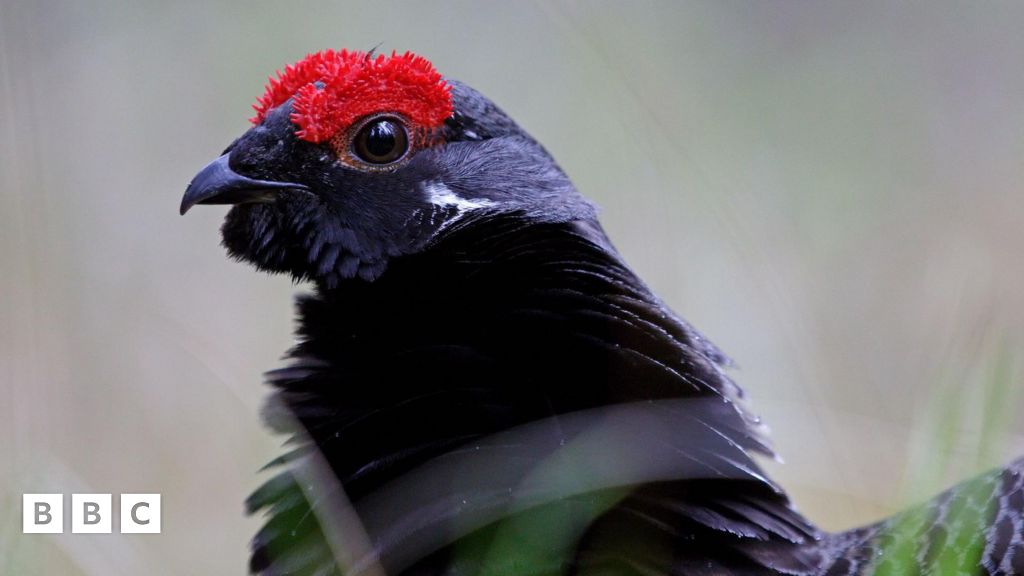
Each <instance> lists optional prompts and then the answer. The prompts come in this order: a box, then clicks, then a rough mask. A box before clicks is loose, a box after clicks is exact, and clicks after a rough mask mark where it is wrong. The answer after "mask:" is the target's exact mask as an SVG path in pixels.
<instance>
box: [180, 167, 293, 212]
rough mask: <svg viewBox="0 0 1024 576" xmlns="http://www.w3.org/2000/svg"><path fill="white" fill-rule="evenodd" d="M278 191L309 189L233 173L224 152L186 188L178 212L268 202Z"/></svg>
mask: <svg viewBox="0 0 1024 576" xmlns="http://www.w3.org/2000/svg"><path fill="white" fill-rule="evenodd" d="M281 190H305V191H309V188H307V187H305V186H303V185H302V184H295V183H293V182H272V181H270V180H253V179H252V178H247V177H245V176H242V175H241V174H239V173H237V172H235V171H234V170H232V169H231V167H230V166H228V155H227V154H225V155H223V156H221V157H220V158H217V159H216V160H214V161H213V162H210V163H209V165H207V166H206V168H203V169H202V170H201V171H200V172H199V174H196V177H195V178H193V179H192V183H191V184H189V185H188V189H187V190H185V197H184V198H182V199H181V213H182V214H184V213H185V212H188V209H189V208H191V207H193V206H195V205H196V204H246V203H250V202H271V201H273V199H274V195H275V193H277V192H280V191H281Z"/></svg>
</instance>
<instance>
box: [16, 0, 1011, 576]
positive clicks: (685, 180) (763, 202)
mask: <svg viewBox="0 0 1024 576" xmlns="http://www.w3.org/2000/svg"><path fill="white" fill-rule="evenodd" d="M1022 25H1024V4H1020V3H1011V2H1007V3H999V2H992V3H985V4H984V5H976V4H971V3H942V2H933V3H928V4H918V5H917V6H910V5H902V4H901V5H891V3H846V2H828V3H823V2H796V1H794V2H771V3H752V2H751V3H741V2H728V3H726V2H711V1H709V2H697V3H695V2H686V3H683V2H664V3H643V2H629V3H611V2H608V3H596V2H586V3H584V2H578V3H577V2H549V1H547V0H545V1H540V0H537V1H535V2H516V3H511V2H507V3H498V2H488V3H481V2H468V1H467V2H419V3H391V2H374V3H372V4H369V3H368V4H355V3H348V2H337V1H335V2H279V1H278V2H266V1H253V2H235V3H227V2H217V1H205V2H188V1H178V2H157V1H155V0H153V1H141V2H105V1H102V0H87V1H82V0H74V1H71V0H67V1H59V0H43V1H39V0H0V573H2V574H18V575H36V574H39V575H50V574H62V575H78V574H82V575H99V574H102V575H104V576H110V575H118V574H125V575H133V574H142V573H146V574H156V575H163V574H183V573H184V574H214V573H217V574H221V573H223V574H241V573H244V570H245V562H246V557H247V541H248V539H249V538H250V536H251V535H252V534H253V533H254V531H255V529H256V527H257V520H255V519H251V518H245V517H244V515H243V511H242V501H243V499H244V498H245V497H246V496H247V495H248V493H249V492H250V491H251V490H252V489H253V488H255V487H256V486H257V485H258V484H259V483H260V482H261V481H262V480H263V479H265V478H266V475H265V474H263V475H261V474H258V473H257V471H258V469H259V468H260V467H261V466H262V465H263V464H264V463H266V462H267V461H269V460H270V459H271V458H272V457H273V456H275V455H276V454H277V453H278V452H279V448H278V447H279V444H280V440H281V439H280V438H275V437H273V436H272V435H270V434H269V433H268V432H267V431H265V430H264V428H263V427H262V425H261V423H260V420H259V417H258V410H259V408H260V405H261V402H262V400H263V398H264V396H265V394H266V392H267V390H266V388H265V387H264V386H263V385H261V373H262V372H263V371H265V370H268V369H271V368H274V367H276V366H277V365H278V358H279V357H280V356H281V354H283V352H284V351H285V349H286V348H287V347H288V346H289V345H290V343H291V329H292V325H291V315H292V305H291V300H292V295H293V294H294V293H296V292H298V291H301V290H303V289H304V287H303V286H294V285H292V284H291V283H290V282H289V281H288V279H286V278H280V277H275V278H270V277H267V276H265V275H262V274H259V273H256V272H255V271H253V270H252V269H250V268H248V267H247V266H243V265H240V264H238V263H234V262H231V261H229V260H228V259H227V258H226V257H225V255H224V253H223V250H222V249H221V248H220V247H219V246H218V242H219V232H218V227H219V224H220V220H221V218H222V216H223V213H224V212H225V211H226V209H224V208H220V207H212V208H201V209H197V210H194V211H193V212H192V213H190V214H189V217H188V218H181V217H179V216H178V203H179V201H180V198H181V195H182V193H183V191H184V189H185V186H186V185H187V184H188V182H189V180H190V178H191V177H192V176H193V175H194V174H195V172H196V171H198V170H199V169H200V168H201V167H202V166H204V165H205V164H206V162H208V161H209V160H211V159H212V158H214V157H215V156H216V155H217V154H218V153H219V152H220V151H221V150H222V149H223V148H224V147H225V146H226V145H227V144H228V143H229V142H230V141H231V140H232V139H234V138H235V137H236V136H237V135H238V134H240V133H241V132H242V131H244V130H245V129H246V128H247V127H248V123H247V118H249V116H250V115H251V111H250V104H252V103H253V102H254V101H255V99H256V97H257V95H259V94H260V93H262V90H263V84H264V82H265V80H266V77H267V76H268V75H269V74H270V73H272V72H273V71H274V70H275V69H276V68H279V67H283V66H284V65H285V64H286V63H289V62H292V61H294V60H297V59H299V58H301V57H302V56H303V55H305V54H306V53H307V52H309V51H314V50H317V49H322V48H327V47H335V48H340V47H348V48H356V49H369V48H372V47H374V46H378V45H379V46H380V49H381V50H383V51H390V50H392V49H395V50H399V51H404V50H407V49H408V50H414V51H416V52H419V53H421V54H423V55H425V56H426V57H428V58H429V59H431V60H432V61H433V62H434V63H435V65H436V66H437V68H438V69H439V70H440V71H441V72H442V73H444V74H446V75H449V76H451V77H454V78H459V79H461V80H463V81H466V82H467V83H469V84H471V85H472V86H474V87H476V88H477V89H479V90H481V91H482V92H484V93H485V94H487V95H489V96H490V97H491V98H493V99H494V100H495V101H496V102H498V103H499V104H500V105H501V106H503V107H504V108H505V109H506V110H507V111H508V112H509V113H510V114H511V115H512V116H513V117H514V118H516V119H517V120H518V121H519V122H520V123H521V124H522V125H523V126H524V127H525V128H526V129H527V130H529V131H530V132H532V133H533V134H534V135H535V136H536V137H538V139H539V140H541V141H542V142H543V143H544V144H545V145H546V146H547V147H548V148H549V150H551V151H552V153H553V154H554V155H555V157H556V158H558V159H559V161H560V162H561V164H562V166H563V167H564V168H565V169H566V171H567V172H568V173H569V174H570V176H571V177H572V178H573V179H574V181H575V182H576V184H577V185H578V187H579V188H580V189H581V190H582V191H583V192H584V193H585V194H587V195H589V196H590V197H591V198H593V199H594V200H595V201H596V202H597V203H598V204H600V206H601V207H602V208H603V222H604V224H605V226H606V228H607V230H608V232H609V234H610V235H611V237H612V239H613V241H615V242H616V244H617V246H618V247H619V248H620V249H621V251H622V252H623V253H624V254H625V256H626V258H627V260H628V261H629V262H631V263H632V264H633V265H634V267H635V268H636V269H637V270H638V271H639V272H640V274H641V276H642V277H644V278H645V279H646V280H647V281H648V282H649V283H650V284H651V286H652V287H653V288H654V290H655V291H656V292H658V293H659V294H660V295H661V296H662V297H664V298H665V299H666V300H667V301H668V303H669V304H670V305H671V306H672V307H673V308H675V309H676V310H677V311H678V312H679V313H680V314H682V315H683V316H685V317H686V318H688V319H690V320H691V321H692V322H693V323H694V324H695V325H696V326H697V327H699V328H700V329H702V330H703V331H704V332H705V333H706V334H707V335H708V336H709V337H710V338H711V339H712V340H714V341H715V342H717V343H718V344H719V345H720V346H722V347H723V348H724V349H725V350H726V351H727V352H728V353H729V354H730V355H731V356H732V357H733V358H734V359H735V360H736V361H737V364H738V367H739V368H738V370H736V371H735V372H734V373H733V375H734V376H735V378H736V379H737V380H738V381H739V382H740V383H741V384H742V385H743V386H744V387H745V389H746V390H747V393H748V398H749V400H750V402H751V404H752V406H753V407H754V409H755V411H756V412H758V413H760V414H761V415H762V416H763V418H764V420H765V421H766V422H767V423H768V424H769V426H770V427H771V428H772V430H773V438H774V440H775V444H776V447H777V449H778V451H779V453H780V454H781V455H782V456H783V457H784V459H785V461H786V463H785V464H776V463H768V464H767V465H768V467H769V469H770V471H771V472H772V474H774V475H775V476H776V477H777V479H778V480H779V481H780V482H781V483H782V484H783V485H784V486H786V487H787V488H788V489H789V490H790V491H791V493H792V495H793V497H794V499H795V501H796V503H797V504H798V506H799V507H800V508H801V509H802V510H803V511H804V512H805V513H806V514H808V515H809V516H810V517H811V518H812V519H814V520H816V521H817V522H819V523H820V524H821V525H822V526H824V527H826V528H830V529H841V528H847V527H851V526H853V525H856V524H859V523H865V522H869V521H871V520H874V519H877V518H879V517H881V516H882V515H884V514H887V513H890V512H892V511H894V510H896V509H898V508H900V507H902V506H905V505H906V504H907V503H909V502H911V501H913V500H915V499H919V498H922V497H924V496H926V495H928V494H930V493H931V492H934V491H936V490H938V489H939V488H941V487H943V486H945V485H948V484H950V483H952V482H954V481H956V480H958V479H961V478H964V477H967V476H969V475H971V474H974V473H976V472H978V471H980V470H982V469H984V468H985V467H988V466H992V465H995V464H998V463H1000V462H1004V461H1006V460H1007V459H1009V458H1011V457H1012V456H1013V455H1015V454H1022V453H1024V417H1021V416H1020V415H1019V413H1020V411H1019V410H1018V408H1019V407H1021V406H1024V395H1022V393H1021V391H1022V389H1024V379H1022V374H1024V286H1022V285H1024V188H1022V184H1021V183H1022V182H1024V161H1022V159H1024V66H1022V60H1021V55H1022V54H1024V35H1021V33H1020V30H1021V28H1022ZM25 492H61V493H65V494H70V493H72V492H102V493H113V494H118V493H121V492H159V493H161V494H162V495H163V533H162V534H160V535H124V536H122V535H120V534H116V533H115V534H111V535H88V536H84V535H77V536H72V535H71V534H64V535H57V536H46V535H22V534H21V525H20V522H21V494H22V493H25ZM115 501H116V496H115Z"/></svg>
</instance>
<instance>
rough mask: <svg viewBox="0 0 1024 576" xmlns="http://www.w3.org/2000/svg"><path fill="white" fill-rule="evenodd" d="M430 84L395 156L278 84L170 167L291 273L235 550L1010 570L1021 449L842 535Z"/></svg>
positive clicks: (683, 350)
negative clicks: (266, 433) (180, 168)
mask: <svg viewBox="0 0 1024 576" xmlns="http://www.w3.org/2000/svg"><path fill="white" fill-rule="evenodd" d="M449 84H450V86H451V87H452V96H453V104H454V114H453V115H452V117H451V118H449V119H448V121H447V122H446V124H445V125H444V126H443V127H442V128H441V129H440V130H439V132H438V134H437V138H438V139H437V140H436V141H435V142H434V143H433V144H432V145H430V146H424V147H422V148H420V149H417V150H414V151H413V152H412V153H411V155H410V156H409V158H407V159H406V160H403V161H402V163H400V164H397V165H396V166H395V167H394V169H389V170H376V169H369V168H366V167H362V168H361V167H360V166H353V165H351V164H347V163H344V162H339V161H338V160H337V158H336V157H335V155H334V154H333V151H332V149H331V147H330V146H327V145H324V144H322V143H320V144H315V143H310V142H307V141H304V140H301V139H299V138H296V136H295V128H294V126H293V125H292V123H291V120H292V118H291V116H290V113H291V107H290V104H288V103H285V104H284V105H281V106H280V107H278V108H277V109H275V110H272V111H271V112H270V113H269V114H268V115H267V117H266V118H265V119H264V120H263V121H262V122H261V123H260V124H259V125H257V126H256V127H254V128H253V129H252V130H250V131H249V132H248V133H246V134H245V135H244V136H242V137H241V138H240V139H239V140H237V141H236V142H235V143H233V144H232V145H231V146H230V147H229V148H228V150H227V151H226V152H225V155H224V156H222V157H221V158H220V159H218V161H217V162H215V163H214V164H213V165H211V167H210V168H208V169H207V170H206V171H204V173H202V174H201V175H200V176H199V177H197V180H196V181H195V182H194V183H193V185H192V186H191V187H190V189H189V191H188V192H187V193H186V198H185V200H184V201H183V210H184V209H187V208H188V207H189V206H191V205H192V204H194V203H198V202H216V201H218V200H220V201H227V202H231V203H237V204H238V205H236V206H234V207H233V208H232V209H231V211H230V212H229V214H228V217H227V220H226V222H225V224H224V227H223V233H224V244H225V246H226V247H227V248H228V251H229V253H230V254H231V255H232V256H234V257H236V258H239V259H242V260H245V261H248V262H251V263H253V264H255V265H256V266H257V267H259V268H261V269H264V270H269V271H272V272H284V273H289V274H291V275H292V276H294V277H295V278H296V279H300V280H309V281H311V282H312V283H313V286H314V288H313V292H312V293H310V294H308V295H304V296H301V297H300V298H299V301H298V306H297V308H298V318H299V328H298V343H297V345H296V346H295V348H294V349H292V350H291V351H290V353H289V359H290V360H289V363H288V365H287V366H286V367H285V368H281V369H278V370H275V371H273V372H271V373H269V375H268V381H269V382H270V384H271V385H272V386H273V387H274V390H275V392H274V394H273V397H272V399H271V401H270V402H269V403H268V408H267V410H266V414H265V415H266V418H267V420H268V422H270V423H271V425H273V426H274V427H275V428H277V429H278V430H280V431H282V432H285V433H288V434H291V435H292V443H293V450H292V451H291V452H289V453H288V454H287V455H285V456H283V457H282V458H280V459H279V460H278V461H277V462H275V464H276V466H275V469H276V470H278V472H277V475H276V476H275V477H274V478H273V479H272V480H270V481H269V482H268V483H267V484H266V485H264V486H263V487H262V488H261V489H260V490H258V491H257V492H256V493H255V494H253V495H252V497H251V498H250V499H249V501H248V507H249V510H250V511H251V512H253V513H264V514H266V516H267V522H266V524H265V525H264V527H263V528H262V530H261V531H260V532H259V534H258V535H257V536H256V538H255V540H254V550H253V557H252V562H251V569H252V571H253V572H255V573H258V574H264V575H277V574H310V575H312V574H318V575H319V574H335V573H344V572H346V571H347V573H367V574H369V573H374V572H373V571H374V570H376V569H380V568H382V569H383V570H384V571H385V572H386V573H388V574H399V573H401V574H453V575H463V574H466V575H468V574H793V575H812V574H814V575H818V574H821V575H825V574H829V575H832V574H837V575H838V574H869V573H875V572H877V573H884V572H885V571H886V570H889V572H888V573H901V574H902V573H909V572H908V570H910V571H912V572H914V573H922V574H926V573H937V570H939V568H940V567H950V566H954V567H955V568H956V569H955V571H952V572H945V573H952V574H973V573H988V574H1018V573H1024V565H1022V562H1024V543H1022V538H1024V516H1022V510H1024V480H1022V478H1024V461H1018V462H1017V463H1015V464H1013V465H1011V466H1010V467H1008V468H1006V469H1005V470H1002V471H998V472H993V473H991V474H989V475H986V476H983V477H981V478H978V479H976V480H973V481H970V482H968V483H965V484H963V485H961V486H959V487H957V488H955V489H953V490H951V491H950V492H947V493H945V494H943V495H941V496H940V497H939V498H937V499H936V500H934V501H932V502H930V503H927V504H925V505H923V506H922V507H921V508H919V509H915V510H911V511H908V512H906V513H905V514H903V515H901V516H898V517H896V518H893V519H889V520H887V521H885V522H882V523H880V524H877V525H874V526H870V527H866V528H862V529H859V530H854V531H850V532H847V533H842V534H827V533H824V532H822V531H820V530H818V529H817V528H816V527H815V526H814V525H813V524H811V523H810V522H809V521H808V520H807V519H805V518H804V517H803V516H801V515H800V514H799V513H798V512H797V511H796V510H795V509H794V508H793V507H792V506H791V504H790V502H789V500H788V498H787V496H786V494H785V492H784V491H783V490H782V489H781V488H780V487H778V486H776V485H775V484H773V483H772V482H771V481H770V480H769V479H767V478H766V477H765V475H764V473H763V472H762V471H761V470H760V468H759V467H758V465H757V463H756V462H755V461H754V459H753V455H754V454H761V455H771V449H770V448H769V447H768V446H767V443H766V441H765V438H764V437H763V431H762V430H761V427H760V426H759V423H758V421H757V419H756V418H754V417H753V416H752V415H751V414H750V413H749V412H748V410H747V409H746V408H745V407H744V405H743V400H742V395H741V392H740V390H739V388H738V387H737V386H736V385H735V384H734V383H733V382H732V381H731V380H730V378H729V377H728V376H727V375H726V373H725V372H724V370H725V369H726V368H727V366H728V360H727V359H726V357H725V356H724V355H723V354H722V353H721V352H720V351H719V350H718V349H717V348H716V347H715V346H714V345H712V344H711V343H710V342H708V341H707V340H706V339H705V338H704V337H703V336H701V335H700V334H699V333H698V332H697V331H696V330H694V329H693V328H692V327H691V326H689V325H688V324H687V323H686V322H685V321H683V320H682V319H680V318H679V317H678V316H676V315H675V314H674V313H673V312H672V311H670V310H669V309H668V308H667V307H666V306H665V305H664V303H663V302H661V301H660V300H659V299H658V298H657V297H656V296H654V295H653V294H652V293H651V292H650V291H649V290H648V289H647V287H646V286H645V285H644V284H643V282H642V281H641V280H640V279H639V278H637V276H636V275H635V274H634V273H633V272H632V271H631V270H630V268H629V267H628V266H627V265H626V264H625V263H624V262H623V261H622V259H621V257H620V256H619V255H618V254H617V252H616V251H615V249H614V248H613V247H612V245H611V243H610V242H609V240H608V239H607V237H606V236H605V234H604V232H603V231H602V229H601V227H600V224H599V223H598V221H597V219H596V214H595V210H594V209H593V207H592V206H591V205H590V204H589V203H588V202H587V201H586V200H585V199H584V198H583V197H582V196H581V195H580V194H579V193H578V192H577V191H576V189H575V188H574V187H573V186H572V184H571V182H570V181H569V180H568V178H567V177H566V176H565V174H564V173H563V172H562V171H561V170H560V169H559V168H558V166H557V164H556V163H555V162H554V160H553V159H552V158H551V157H550V156H549V155H548V154H547V152H546V151H545V150H544V149H543V148H542V147H541V146H540V145H539V144H538V143H537V142H536V141H534V140H533V139H532V138H531V137H530V136H528V135H527V134H526V133H524V132H523V131H522V130H521V129H520V128H519V127H518V126H517V125H516V124H515V123H514V122H513V121H512V120H511V119H509V118H508V117H507V116H506V115H505V114H504V113H503V112H501V111H500V110H499V109H498V108H497V107H496V106H494V105H493V104H492V103H491V102H490V101H488V100H487V99H486V98H484V97H483V96H481V95H480V94H478V93H477V92H475V91H473V90H472V89H470V88H468V87H466V86H464V85H462V84H459V83H457V82H454V81H449ZM364 168H365V169H364ZM225 179H230V180H231V182H229V183H227V184H225ZM270 183H276V184H273V185H271V184H270ZM282 183H284V184H282ZM349 505H351V510H350V509H349V508H348V507H349ZM353 518H358V519H359V521H360V522H359V523H355V524H354V523H353V522H351V521H350V520H351V519H353ZM353 526H355V528H353ZM965 531H966V532H965ZM964 533H967V534H969V535H975V539H974V540H972V538H971V537H963V536H962V534H964ZM361 540H364V541H361ZM975 540H977V541H975ZM965 542H966V544H965ZM887 563H888V564H887ZM911 567H912V570H911ZM893 570H895V571H893Z"/></svg>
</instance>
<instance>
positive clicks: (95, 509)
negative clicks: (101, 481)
mask: <svg viewBox="0 0 1024 576" xmlns="http://www.w3.org/2000/svg"><path fill="white" fill-rule="evenodd" d="M21 501H22V506H23V509H22V516H21V531H22V532H24V533H25V534H63V533H64V495H63V494H22V496H21ZM111 501H112V498H111V495H110V494H72V495H71V514H70V515H71V532H72V533H73V534H110V533H111V521H112V519H113V518H112V517H113V515H114V509H113V505H112V504H111ZM120 519H121V526H120V527H121V533H122V534H159V533H160V495H159V494H121V517H120Z"/></svg>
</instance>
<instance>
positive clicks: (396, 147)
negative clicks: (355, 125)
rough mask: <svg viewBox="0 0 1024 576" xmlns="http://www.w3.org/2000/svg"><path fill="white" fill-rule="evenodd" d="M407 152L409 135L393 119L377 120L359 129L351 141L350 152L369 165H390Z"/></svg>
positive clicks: (398, 122)
mask: <svg viewBox="0 0 1024 576" xmlns="http://www.w3.org/2000/svg"><path fill="white" fill-rule="evenodd" d="M408 150H409V135H408V134H407V133H406V131H405V126H403V125H402V123H401V122H400V121H398V120H397V119H395V118H377V119H374V120H371V121H370V122H367V123H366V125H365V126H363V127H362V128H360V129H359V132H357V133H356V137H355V138H354V139H353V140H352V151H353V152H354V153H355V155H356V157H358V158H359V159H360V160H362V161H363V162H367V163H369V164H391V163H392V162H396V161H398V160H400V159H401V158H402V157H403V156H405V153H406V151H408Z"/></svg>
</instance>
